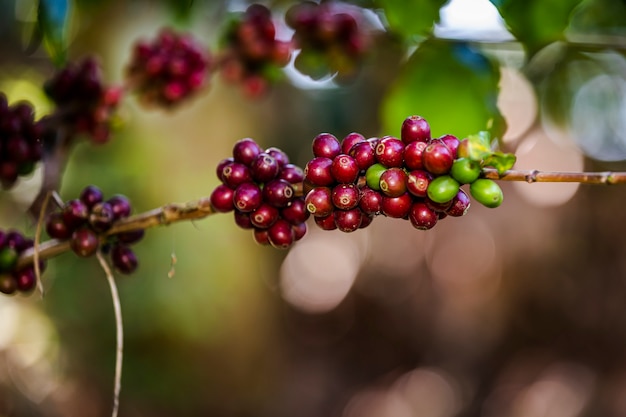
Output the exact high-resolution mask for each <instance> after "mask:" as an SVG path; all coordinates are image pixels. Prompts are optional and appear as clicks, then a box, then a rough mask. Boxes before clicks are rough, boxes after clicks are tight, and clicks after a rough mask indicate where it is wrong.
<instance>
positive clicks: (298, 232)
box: [291, 223, 307, 242]
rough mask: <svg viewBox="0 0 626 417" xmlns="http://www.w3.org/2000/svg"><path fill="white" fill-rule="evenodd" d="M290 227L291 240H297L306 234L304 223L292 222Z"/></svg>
mask: <svg viewBox="0 0 626 417" xmlns="http://www.w3.org/2000/svg"><path fill="white" fill-rule="evenodd" d="M291 228H292V229H293V241H294V242H297V241H298V240H300V239H302V238H303V237H304V235H306V230H307V228H306V223H298V224H292V225H291Z"/></svg>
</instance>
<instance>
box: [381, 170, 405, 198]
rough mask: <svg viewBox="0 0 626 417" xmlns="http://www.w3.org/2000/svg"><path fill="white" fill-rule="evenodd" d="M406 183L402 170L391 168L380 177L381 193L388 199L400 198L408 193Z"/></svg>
mask: <svg viewBox="0 0 626 417" xmlns="http://www.w3.org/2000/svg"><path fill="white" fill-rule="evenodd" d="M406 182H407V176H406V172H404V170H403V169H402V168H389V169H388V170H386V171H385V172H383V173H382V175H381V176H380V182H379V185H380V191H381V192H382V193H383V194H384V195H386V196H387V197H398V196H400V195H402V194H404V193H405V192H406Z"/></svg>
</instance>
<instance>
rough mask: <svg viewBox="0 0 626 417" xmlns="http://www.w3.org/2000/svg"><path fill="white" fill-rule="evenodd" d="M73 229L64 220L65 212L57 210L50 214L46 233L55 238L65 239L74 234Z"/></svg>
mask: <svg viewBox="0 0 626 417" xmlns="http://www.w3.org/2000/svg"><path fill="white" fill-rule="evenodd" d="M72 231H73V230H72V229H70V228H69V227H67V224H65V221H64V220H63V213H61V212H59V211H57V212H53V213H50V214H49V215H48V220H46V233H48V236H50V237H51V238H53V239H60V240H65V239H69V238H70V237H71V236H72Z"/></svg>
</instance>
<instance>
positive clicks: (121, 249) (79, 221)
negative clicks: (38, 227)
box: [46, 185, 144, 274]
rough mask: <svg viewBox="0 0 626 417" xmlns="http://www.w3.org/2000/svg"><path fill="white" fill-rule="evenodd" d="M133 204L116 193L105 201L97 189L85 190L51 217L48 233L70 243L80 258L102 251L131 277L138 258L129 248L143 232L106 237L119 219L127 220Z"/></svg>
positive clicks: (88, 187)
mask: <svg viewBox="0 0 626 417" xmlns="http://www.w3.org/2000/svg"><path fill="white" fill-rule="evenodd" d="M130 213H131V204H130V201H129V200H128V198H127V197H125V196H123V195H121V194H117V195H114V196H112V197H111V198H109V199H108V200H104V195H103V193H102V191H101V190H100V189H99V188H98V187H96V186H94V185H89V186H87V187H85V188H84V189H83V190H82V191H81V193H80V196H79V198H77V199H73V200H70V201H68V202H66V203H65V205H64V206H63V207H60V208H59V210H56V211H54V212H52V213H50V214H49V215H48V218H47V219H46V232H47V233H48V235H49V236H50V237H51V238H54V239H58V240H69V242H70V247H71V249H72V251H73V252H74V253H76V254H77V255H78V256H81V257H89V256H92V255H94V254H95V253H96V251H98V250H99V249H100V250H102V251H103V252H104V253H109V254H110V255H111V262H112V264H113V266H114V267H115V268H116V269H117V270H118V271H119V272H121V273H124V274H130V273H132V272H133V271H134V270H135V269H137V265H138V263H137V257H136V256H135V253H134V252H133V250H132V249H131V248H130V247H129V246H130V245H132V244H133V243H136V242H138V241H139V240H141V239H142V238H143V235H144V231H143V230H135V231H129V232H122V233H118V234H115V235H110V236H106V239H105V238H104V234H105V232H107V231H108V230H109V229H110V228H111V227H112V226H113V223H115V222H116V221H117V220H119V219H123V218H125V217H128V216H129V215H130Z"/></svg>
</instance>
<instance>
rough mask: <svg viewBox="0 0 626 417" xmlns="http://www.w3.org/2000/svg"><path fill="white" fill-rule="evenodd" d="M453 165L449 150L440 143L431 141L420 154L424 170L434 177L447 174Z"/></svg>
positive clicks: (452, 157)
mask: <svg viewBox="0 0 626 417" xmlns="http://www.w3.org/2000/svg"><path fill="white" fill-rule="evenodd" d="M453 163H454V156H453V155H452V152H451V151H450V149H449V148H448V147H447V146H446V145H445V144H444V143H443V142H441V141H439V140H434V141H432V142H431V143H430V144H429V145H428V146H427V147H426V149H424V152H423V153H422V164H423V165H424V169H426V170H427V171H428V172H430V173H431V174H434V175H443V174H447V173H448V172H449V171H450V169H451V168H452V164H453Z"/></svg>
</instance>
